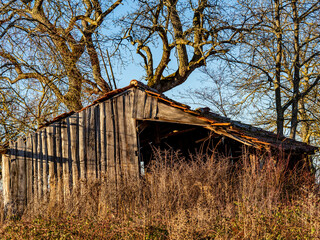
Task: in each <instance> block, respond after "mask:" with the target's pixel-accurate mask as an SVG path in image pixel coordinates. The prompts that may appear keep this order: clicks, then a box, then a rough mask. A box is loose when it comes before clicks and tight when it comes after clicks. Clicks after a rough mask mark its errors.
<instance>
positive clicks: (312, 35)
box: [224, 0, 320, 141]
mask: <svg viewBox="0 0 320 240" xmlns="http://www.w3.org/2000/svg"><path fill="white" fill-rule="evenodd" d="M238 2H239V3H240V4H241V7H242V8H243V11H245V12H247V13H248V12H249V13H250V15H251V16H252V17H253V18H256V19H261V20H262V21H263V24H261V25H259V26H257V27H255V29H254V30H252V31H251V32H250V33H248V34H246V36H245V38H244V40H243V42H242V44H241V47H240V48H238V49H237V51H233V52H232V53H231V52H230V53H228V54H229V57H227V58H224V59H225V60H227V61H228V62H229V63H231V64H235V65H234V67H236V68H237V69H242V73H241V75H240V76H241V78H239V76H237V79H238V81H237V84H236V85H237V87H238V90H240V91H242V94H243V92H246V93H247V94H246V95H245V96H243V98H242V99H245V101H248V100H249V99H256V101H257V100H260V101H261V99H264V100H265V102H266V104H267V105H266V104H265V109H262V110H261V109H260V111H262V114H261V115H260V116H262V119H265V120H266V121H263V123H267V124H275V125H276V127H277V133H278V135H279V136H283V135H284V129H285V128H288V127H289V128H290V137H291V138H295V137H296V133H297V132H299V133H300V134H302V135H303V134H304V133H302V132H301V129H298V123H299V122H302V124H306V123H307V122H309V120H308V118H309V117H307V115H308V114H307V113H308V112H309V111H312V109H310V108H309V107H310V105H309V104H306V102H309V101H310V100H311V101H315V100H316V99H314V98H313V99H312V95H314V93H313V92H314V91H316V90H317V88H318V87H317V86H318V83H319V81H320V72H319V53H320V51H319V50H320V49H319V47H318V46H319V40H320V35H319V30H318V29H319V17H318V16H319V11H320V3H319V1H304V0H270V1H263V2H257V1H256V2H252V1H238ZM237 73H239V71H237ZM268 105H269V106H268ZM299 105H300V107H299ZM307 108H309V109H307ZM269 110H272V111H274V112H275V114H276V118H275V121H272V119H274V118H273V117H272V116H270V115H269V114H267V112H268V111H269ZM263 116H268V117H271V118H272V119H266V118H265V117H263ZM305 129H306V128H305ZM306 135H308V134H306ZM303 138H304V137H303ZM304 140H305V141H307V139H305V138H304Z"/></svg>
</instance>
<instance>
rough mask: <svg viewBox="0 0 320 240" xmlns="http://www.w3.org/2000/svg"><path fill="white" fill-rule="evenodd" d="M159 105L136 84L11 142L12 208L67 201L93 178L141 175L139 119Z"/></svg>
mask: <svg viewBox="0 0 320 240" xmlns="http://www.w3.org/2000/svg"><path fill="white" fill-rule="evenodd" d="M157 106H158V101H157V99H156V98H154V97H151V96H148V95H147V94H146V93H145V92H144V91H141V90H138V89H131V90H129V91H126V92H124V93H122V94H121V95H118V96H116V97H114V98H112V99H109V100H107V101H105V102H102V103H98V104H95V105H93V106H91V107H89V108H86V109H84V110H82V111H81V112H78V113H75V114H73V115H71V116H69V117H67V118H65V119H62V120H60V121H59V122H55V123H53V124H51V125H49V126H48V127H46V128H43V129H40V130H38V131H37V132H35V133H33V134H30V135H28V136H27V137H26V138H24V139H23V138H20V139H18V141H16V142H11V143H10V147H9V148H10V149H9V151H8V154H6V155H3V156H2V167H3V177H4V178H3V179H4V180H3V188H4V191H3V194H4V201H5V208H6V209H7V210H6V211H8V212H10V211H11V213H13V214H15V213H21V212H23V210H24V209H25V206H26V205H27V204H30V203H35V202H42V203H43V202H49V201H56V200H58V201H64V200H66V199H67V198H69V197H70V195H71V194H72V191H74V190H75V189H78V188H81V189H82V186H83V185H84V183H85V182H87V181H88V180H97V179H102V178H103V179H106V180H107V181H106V182H107V183H108V184H112V185H114V186H115V188H114V189H117V185H118V184H119V183H120V182H121V181H127V180H128V179H130V180H132V179H136V180H138V176H139V162H138V161H139V160H138V154H137V153H138V147H137V131H136V120H135V119H138V118H147V119H150V118H155V117H156V115H157V111H158V110H157ZM103 186H104V185H103ZM102 193H104V194H108V193H106V192H103V191H102Z"/></svg>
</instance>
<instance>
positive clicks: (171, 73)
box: [121, 0, 260, 92]
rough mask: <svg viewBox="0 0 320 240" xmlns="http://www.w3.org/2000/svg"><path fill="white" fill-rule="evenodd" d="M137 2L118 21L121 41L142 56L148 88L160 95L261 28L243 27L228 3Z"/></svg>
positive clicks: (241, 18) (240, 17) (242, 19)
mask: <svg viewBox="0 0 320 240" xmlns="http://www.w3.org/2000/svg"><path fill="white" fill-rule="evenodd" d="M137 2H138V10H137V11H135V12H134V13H132V14H129V15H128V16H126V17H124V18H123V19H122V20H121V24H122V25H123V26H124V27H125V33H124V39H127V40H129V41H130V42H131V43H132V44H133V45H134V46H135V47H136V52H137V54H139V55H140V56H141V57H142V59H143V65H144V68H145V70H146V77H145V78H146V80H147V82H148V85H149V86H150V87H153V88H155V89H157V90H158V91H160V92H164V91H167V90H169V89H172V88H174V87H176V86H178V85H180V84H182V83H183V82H185V81H186V80H187V78H188V77H189V76H190V74H191V73H192V72H193V71H194V70H196V69H198V68H200V67H202V66H205V65H206V63H207V61H208V60H209V59H211V58H212V57H213V56H217V55H219V54H225V53H226V52H228V51H229V50H230V48H231V47H232V46H233V45H235V44H237V43H239V42H240V41H241V40H242V37H243V32H245V31H250V29H251V28H252V26H253V25H256V24H259V23H260V21H259V20H258V21H251V24H246V22H247V21H248V19H247V18H246V16H245V15H237V14H236V11H234V9H233V7H234V6H232V5H230V4H229V1H217V0H212V1H209V0H199V1H193V0H192V1H178V0H153V1H144V0H139V1H137ZM223 6H224V7H223ZM158 44H159V45H160V46H162V50H160V49H159V48H157V45H158ZM159 51H161V54H160V55H161V56H159V60H158V59H157V58H156V57H158V55H159V54H157V52H159ZM172 60H176V62H172ZM170 61H171V62H170Z"/></svg>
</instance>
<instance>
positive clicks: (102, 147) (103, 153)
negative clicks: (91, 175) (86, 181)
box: [100, 102, 107, 176]
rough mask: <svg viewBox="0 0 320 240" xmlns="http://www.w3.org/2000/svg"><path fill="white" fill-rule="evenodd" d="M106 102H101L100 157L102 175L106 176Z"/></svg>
mask: <svg viewBox="0 0 320 240" xmlns="http://www.w3.org/2000/svg"><path fill="white" fill-rule="evenodd" d="M105 106H106V103H105V102H102V103H100V139H101V140H100V143H101V144H100V154H101V155H100V159H101V175H102V176H105V174H106V170H107V168H106V166H107V158H106V146H107V145H106V136H107V135H106V107H105Z"/></svg>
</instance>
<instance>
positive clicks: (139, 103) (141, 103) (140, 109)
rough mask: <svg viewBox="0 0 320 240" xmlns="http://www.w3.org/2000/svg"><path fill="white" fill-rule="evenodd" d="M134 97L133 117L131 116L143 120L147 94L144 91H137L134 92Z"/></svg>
mask: <svg viewBox="0 0 320 240" xmlns="http://www.w3.org/2000/svg"><path fill="white" fill-rule="evenodd" d="M134 97H135V99H134V102H135V106H134V109H135V111H134V112H135V115H134V116H133V118H139V119H142V118H144V110H145V104H146V99H147V94H146V93H145V92H144V91H142V90H139V89H137V90H136V91H135V95H134Z"/></svg>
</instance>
